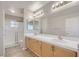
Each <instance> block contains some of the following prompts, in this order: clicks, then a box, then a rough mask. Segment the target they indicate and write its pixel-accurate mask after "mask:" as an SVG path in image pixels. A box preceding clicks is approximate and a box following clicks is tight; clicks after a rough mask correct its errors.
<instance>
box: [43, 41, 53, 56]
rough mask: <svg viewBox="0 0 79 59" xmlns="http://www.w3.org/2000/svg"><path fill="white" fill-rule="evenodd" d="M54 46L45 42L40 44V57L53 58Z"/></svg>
mask: <svg viewBox="0 0 79 59" xmlns="http://www.w3.org/2000/svg"><path fill="white" fill-rule="evenodd" d="M53 56H54V46H53V45H51V44H48V43H45V42H42V57H53Z"/></svg>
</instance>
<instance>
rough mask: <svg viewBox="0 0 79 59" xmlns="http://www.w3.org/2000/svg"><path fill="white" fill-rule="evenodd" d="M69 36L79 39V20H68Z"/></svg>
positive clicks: (67, 30)
mask: <svg viewBox="0 0 79 59" xmlns="http://www.w3.org/2000/svg"><path fill="white" fill-rule="evenodd" d="M66 34H67V36H75V37H79V18H78V17H73V18H68V19H66Z"/></svg>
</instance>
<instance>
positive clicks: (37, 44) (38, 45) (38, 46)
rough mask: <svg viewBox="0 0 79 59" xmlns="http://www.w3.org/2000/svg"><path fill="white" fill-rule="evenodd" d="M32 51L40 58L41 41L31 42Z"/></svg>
mask: <svg viewBox="0 0 79 59" xmlns="http://www.w3.org/2000/svg"><path fill="white" fill-rule="evenodd" d="M33 41H34V43H33V45H34V46H33V51H34V53H35V54H36V55H37V56H41V41H38V40H33Z"/></svg>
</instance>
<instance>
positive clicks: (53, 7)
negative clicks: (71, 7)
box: [52, 1, 72, 9]
mask: <svg viewBox="0 0 79 59" xmlns="http://www.w3.org/2000/svg"><path fill="white" fill-rule="evenodd" d="M70 2H72V1H59V2H56V3H55V4H53V5H52V9H56V8H59V7H61V6H63V5H66V4H68V3H70Z"/></svg>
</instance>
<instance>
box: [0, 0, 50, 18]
mask: <svg viewBox="0 0 79 59" xmlns="http://www.w3.org/2000/svg"><path fill="white" fill-rule="evenodd" d="M0 3H2V6H3V8H4V9H5V10H6V13H7V14H10V15H17V16H20V17H22V16H23V15H22V13H23V10H24V8H26V9H27V10H29V11H31V12H34V11H36V10H38V9H39V8H41V7H43V6H44V5H45V4H47V3H49V1H1V2H0ZM9 9H13V10H15V11H16V13H11V12H10V10H9Z"/></svg>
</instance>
